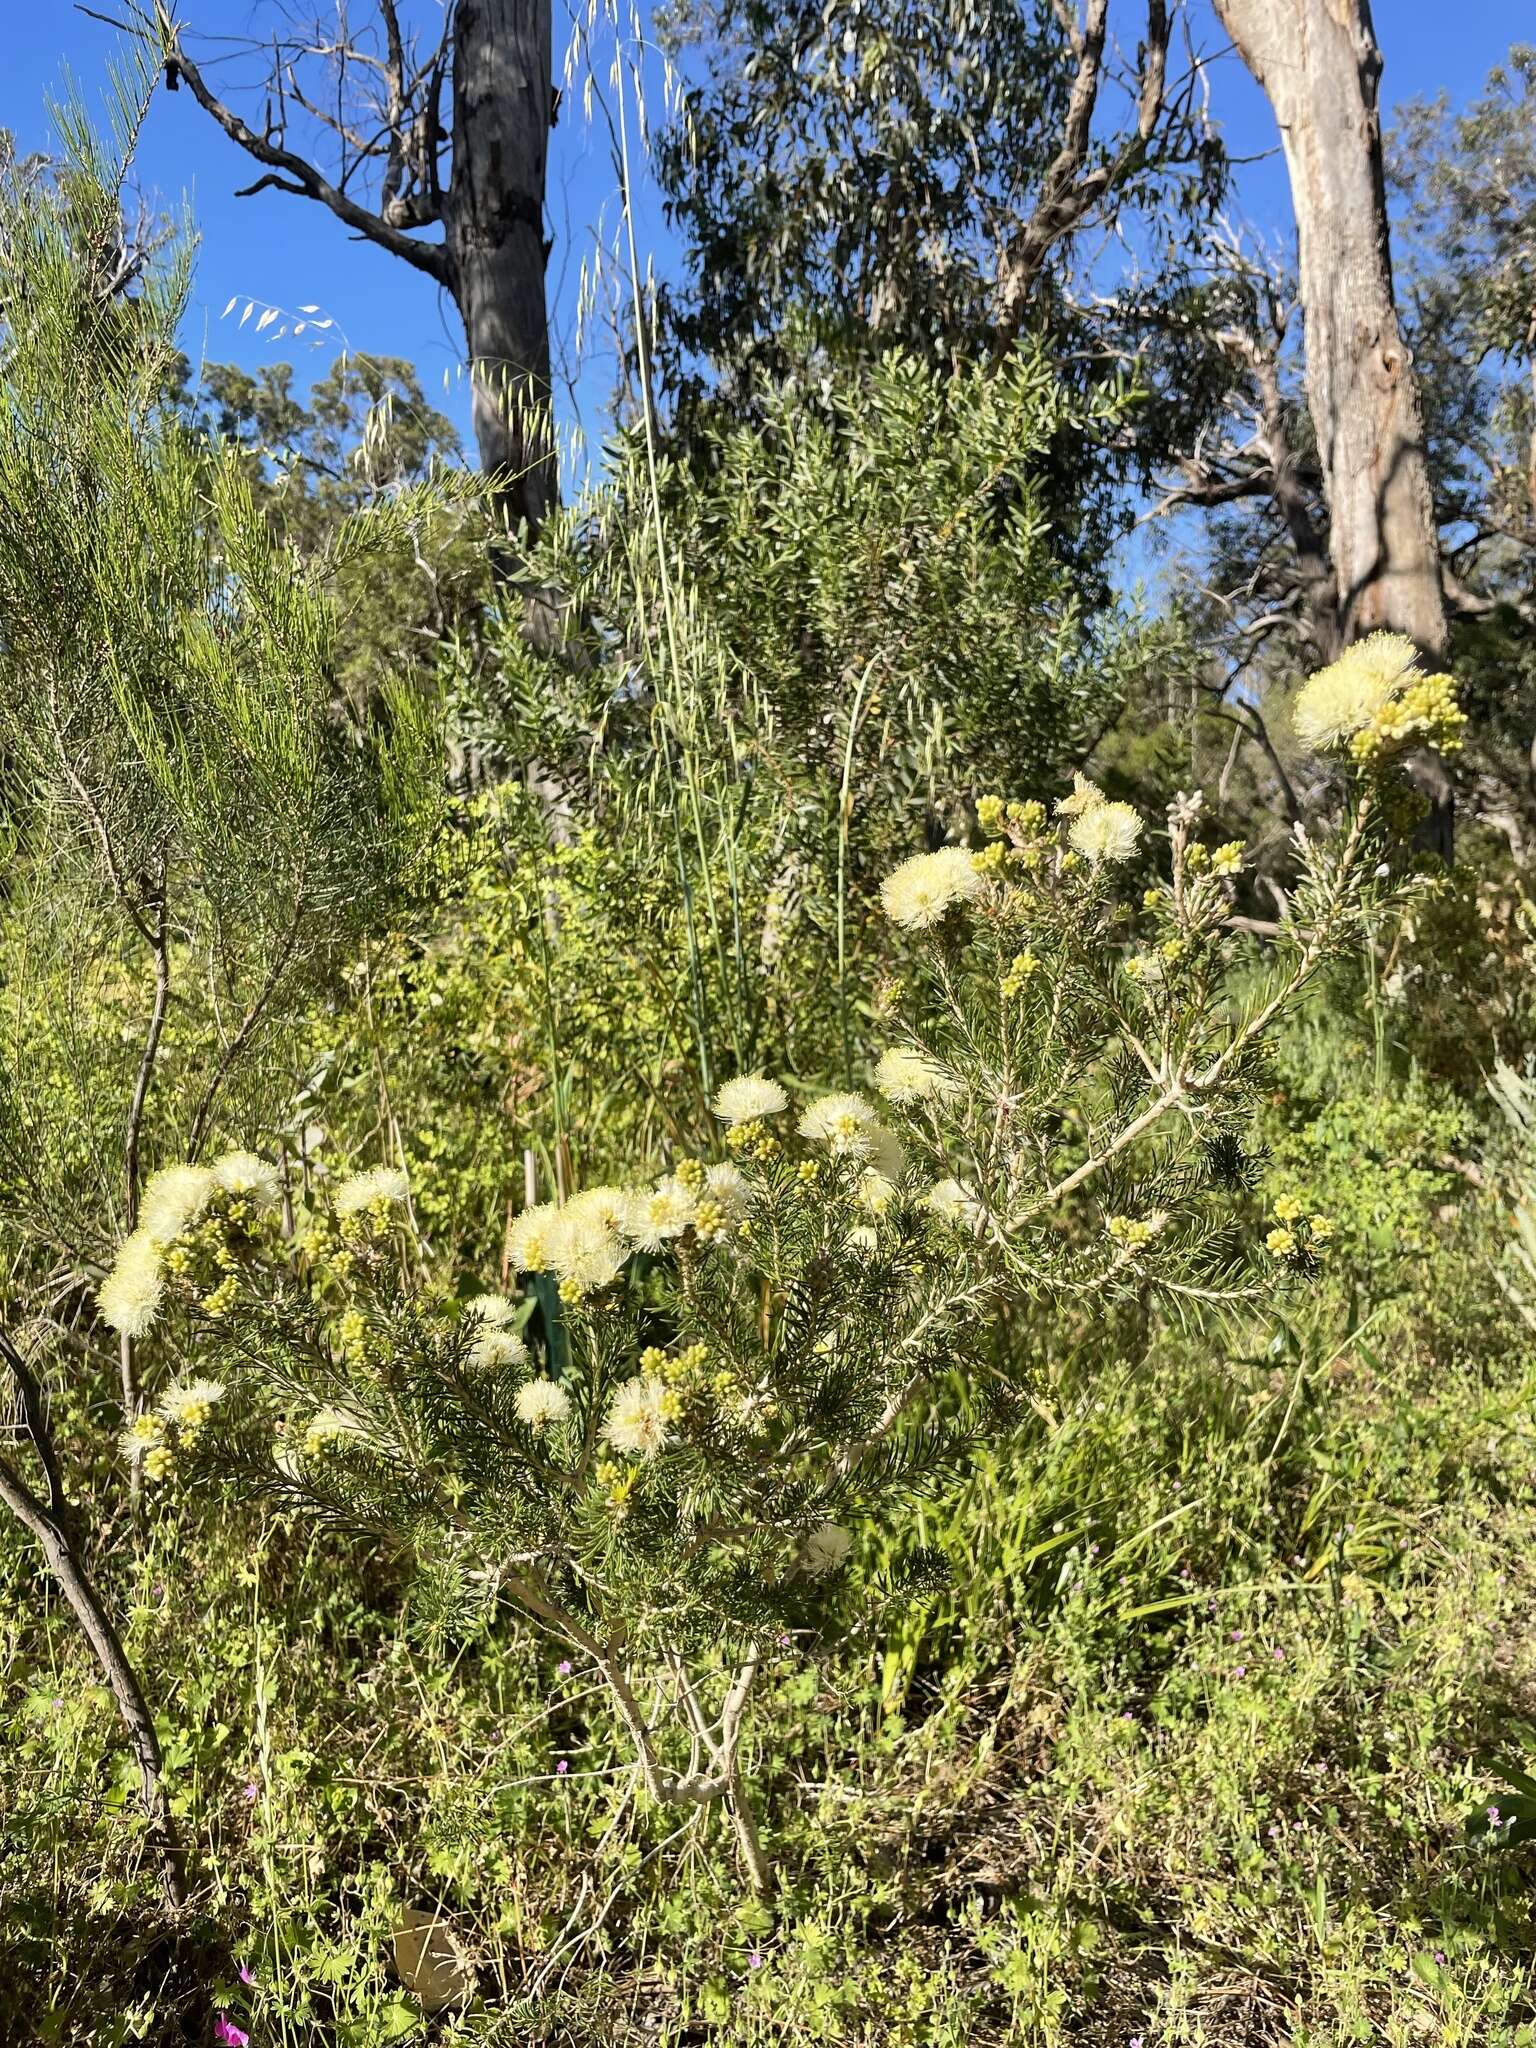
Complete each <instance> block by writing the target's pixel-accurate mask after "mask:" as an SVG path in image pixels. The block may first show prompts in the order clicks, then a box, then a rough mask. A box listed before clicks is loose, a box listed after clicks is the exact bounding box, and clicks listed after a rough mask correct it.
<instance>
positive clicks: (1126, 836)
mask: <svg viewBox="0 0 1536 2048" xmlns="http://www.w3.org/2000/svg"><path fill="white" fill-rule="evenodd" d="M1140 837H1141V820H1140V818H1139V817H1137V815H1136V813H1135V812H1134V811H1133V810H1132V809H1131V807H1130V805H1129V804H1095V805H1094V806H1093V809H1092V810H1091V811H1084V813H1083V815H1082V816H1081V817H1080V818H1077V819H1074V821H1073V824H1072V829H1071V830H1070V831H1069V832H1068V834H1067V838H1068V839H1069V841H1070V842H1071V844H1072V846H1073V847H1074V848H1075V850H1076V851H1077V852H1078V853H1080V854H1082V856H1083V857H1084V859H1085V860H1091V861H1092V862H1093V864H1094V866H1095V867H1097V866H1098V864H1099V862H1100V861H1105V860H1129V859H1130V857H1131V855H1132V854H1133V853H1134V852H1135V851H1136V842H1137V840H1139V839H1140Z"/></svg>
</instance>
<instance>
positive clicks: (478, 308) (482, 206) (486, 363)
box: [443, 0, 555, 532]
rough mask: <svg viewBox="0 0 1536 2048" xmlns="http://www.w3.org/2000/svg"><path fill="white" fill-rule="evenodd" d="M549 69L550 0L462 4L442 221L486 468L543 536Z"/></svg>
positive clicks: (550, 468) (519, 516)
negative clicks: (449, 167) (448, 174)
mask: <svg viewBox="0 0 1536 2048" xmlns="http://www.w3.org/2000/svg"><path fill="white" fill-rule="evenodd" d="M552 65H553V51H552V46H551V27H550V6H549V0H458V4H457V6H456V7H455V9H454V16H453V178H452V183H451V184H450V186H449V189H448V192H447V194H446V195H445V200H444V216H443V226H444V231H445V245H446V248H447V253H448V263H449V283H450V287H451V289H452V291H453V296H454V299H455V302H456V303H457V305H458V309H459V314H460V317H461V318H462V319H463V322H464V333H465V337H466V339H467V341H468V345H469V361H470V371H471V375H472V378H473V401H472V402H473V419H474V427H475V439H476V442H477V443H478V445H479V450H480V466H481V468H482V469H483V470H485V471H486V472H487V473H488V474H494V475H496V476H498V477H500V478H502V479H503V480H504V495H505V498H506V500H507V502H508V504H509V506H510V508H511V510H512V513H513V518H514V523H519V524H522V525H524V526H526V527H527V528H528V529H529V530H530V531H533V532H536V531H537V530H538V528H539V526H540V524H541V523H542V521H543V519H544V516H545V514H546V513H547V512H548V510H549V508H550V506H551V504H552V503H553V501H554V496H555V469H554V453H553V440H552V437H551V433H550V420H549V404H550V373H549V320H548V315H547V311H546V303H545V289H544V271H545V263H546V259H547V256H548V245H547V243H546V242H545V239H544V181H545V172H546V166H547V161H548V153H549V125H550V109H551V99H552V87H551V82H550V75H551V69H552Z"/></svg>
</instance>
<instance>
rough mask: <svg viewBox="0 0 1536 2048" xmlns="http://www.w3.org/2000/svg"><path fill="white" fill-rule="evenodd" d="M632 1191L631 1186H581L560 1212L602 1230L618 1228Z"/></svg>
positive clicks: (563, 1215) (566, 1216) (568, 1217)
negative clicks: (578, 1192) (579, 1191)
mask: <svg viewBox="0 0 1536 2048" xmlns="http://www.w3.org/2000/svg"><path fill="white" fill-rule="evenodd" d="M633 1192H634V1190H633V1189H632V1188H615V1187H607V1186H604V1187H595V1188H583V1189H582V1191H581V1193H580V1194H579V1195H572V1197H571V1199H570V1200H569V1201H568V1202H567V1203H566V1205H565V1207H564V1208H563V1209H562V1210H561V1212H560V1213H561V1215H562V1217H565V1218H567V1219H571V1220H574V1219H576V1218H580V1220H581V1221H582V1222H583V1223H595V1224H597V1225H599V1227H600V1228H602V1229H603V1230H609V1231H613V1230H618V1229H619V1228H620V1227H621V1226H622V1224H623V1221H624V1212H625V1210H626V1209H627V1208H628V1206H629V1198H630V1196H631V1195H632V1194H633Z"/></svg>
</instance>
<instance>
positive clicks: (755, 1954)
mask: <svg viewBox="0 0 1536 2048" xmlns="http://www.w3.org/2000/svg"><path fill="white" fill-rule="evenodd" d="M762 1967H763V1957H762V1951H761V1950H760V1949H753V1951H752V1953H751V1955H749V1956H748V1957H747V1968H748V1969H749V1970H760V1969H761V1968H762Z"/></svg>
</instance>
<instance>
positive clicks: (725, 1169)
mask: <svg viewBox="0 0 1536 2048" xmlns="http://www.w3.org/2000/svg"><path fill="white" fill-rule="evenodd" d="M704 1193H705V1196H706V1198H707V1199H708V1200H709V1201H711V1202H713V1203H714V1205H715V1207H716V1208H717V1209H719V1210H720V1212H721V1214H722V1215H723V1216H724V1217H725V1220H726V1222H727V1223H739V1222H740V1221H741V1219H742V1218H743V1217H744V1216H745V1215H746V1213H747V1210H748V1209H749V1208H750V1207H751V1203H752V1190H751V1189H750V1188H749V1187H748V1186H747V1181H746V1176H745V1174H744V1173H743V1172H742V1170H741V1168H740V1167H739V1166H732V1165H731V1163H730V1162H729V1160H724V1161H722V1162H721V1163H720V1164H719V1165H718V1166H711V1167H710V1168H709V1169H708V1170H707V1172H706V1173H705V1175H704Z"/></svg>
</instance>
